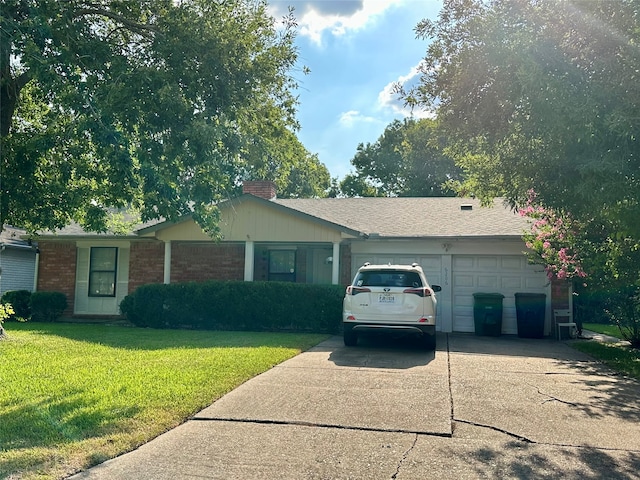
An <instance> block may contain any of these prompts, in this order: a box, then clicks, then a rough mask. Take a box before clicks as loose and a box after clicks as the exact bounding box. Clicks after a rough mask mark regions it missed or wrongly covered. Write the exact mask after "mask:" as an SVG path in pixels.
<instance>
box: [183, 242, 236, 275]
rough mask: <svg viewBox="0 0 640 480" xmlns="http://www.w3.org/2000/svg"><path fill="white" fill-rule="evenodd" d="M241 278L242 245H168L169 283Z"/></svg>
mask: <svg viewBox="0 0 640 480" xmlns="http://www.w3.org/2000/svg"><path fill="white" fill-rule="evenodd" d="M243 279H244V245H239V244H226V245H225V244H211V245H206V244H197V245H190V244H187V243H173V244H172V247H171V283H179V282H192V281H197V282H201V281H205V280H243Z"/></svg>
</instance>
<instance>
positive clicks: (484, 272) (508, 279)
mask: <svg viewBox="0 0 640 480" xmlns="http://www.w3.org/2000/svg"><path fill="white" fill-rule="evenodd" d="M540 270H541V267H539V266H535V265H529V264H528V262H527V259H526V258H525V257H524V255H483V256H476V255H454V256H453V257H452V266H451V271H452V275H451V278H452V287H453V289H452V295H453V299H452V307H453V331H454V332H473V331H474V330H475V326H474V321H473V294H474V293H501V294H503V295H504V296H505V298H504V300H503V303H502V305H503V307H502V308H503V314H502V333H507V334H515V333H518V326H517V320H516V308H515V294H516V293H518V292H523V293H544V294H547V304H549V301H550V299H549V298H548V291H547V290H548V289H547V283H548V280H547V277H546V275H545V273H544V272H542V271H540ZM547 310H548V309H547Z"/></svg>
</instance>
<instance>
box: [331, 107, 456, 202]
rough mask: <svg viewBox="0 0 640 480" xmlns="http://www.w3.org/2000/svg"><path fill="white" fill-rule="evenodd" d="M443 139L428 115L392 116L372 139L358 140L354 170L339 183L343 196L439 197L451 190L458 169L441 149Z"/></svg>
mask: <svg viewBox="0 0 640 480" xmlns="http://www.w3.org/2000/svg"><path fill="white" fill-rule="evenodd" d="M444 146H445V140H444V139H443V138H442V137H441V135H439V134H438V133H437V131H436V122H435V121H434V120H430V119H422V120H415V119H405V120H403V121H400V120H395V121H393V122H392V123H390V124H389V125H388V126H387V127H386V128H385V130H384V132H383V133H382V135H380V137H379V138H378V140H377V141H376V142H375V143H373V144H372V143H367V144H362V143H361V144H359V145H358V149H357V153H356V154H355V156H354V157H353V159H352V160H351V164H352V165H353V166H354V167H355V172H354V173H352V174H348V175H347V176H346V177H345V178H344V179H343V180H342V182H341V183H340V190H341V193H342V194H343V195H346V196H362V197H370V196H401V197H439V196H451V195H453V194H454V192H453V190H451V189H450V188H449V187H448V186H447V184H448V182H451V181H454V180H459V178H460V169H459V168H458V167H456V165H455V163H454V161H453V160H452V159H451V158H450V157H448V156H447V155H445V154H444V153H443V148H444Z"/></svg>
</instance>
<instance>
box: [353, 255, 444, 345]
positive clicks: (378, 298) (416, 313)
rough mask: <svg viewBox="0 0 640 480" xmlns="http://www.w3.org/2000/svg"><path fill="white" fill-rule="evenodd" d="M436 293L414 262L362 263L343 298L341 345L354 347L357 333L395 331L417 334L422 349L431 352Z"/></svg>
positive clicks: (435, 288) (433, 338) (433, 342)
mask: <svg viewBox="0 0 640 480" xmlns="http://www.w3.org/2000/svg"><path fill="white" fill-rule="evenodd" d="M440 290H441V288H440V286H439V285H433V286H430V285H429V283H428V282H427V279H426V277H425V275H424V272H423V271H422V268H421V267H420V266H419V265H418V264H417V263H414V264H412V265H371V264H369V263H365V264H364V265H363V266H362V267H360V268H359V269H358V273H357V274H356V276H355V278H354V279H353V283H352V284H351V285H349V286H348V287H347V291H346V294H345V296H344V302H343V310H342V322H343V323H342V324H343V328H344V344H345V345H347V346H354V345H356V344H357V343H358V334H359V333H367V332H390V333H393V332H398V333H413V334H417V335H420V336H421V338H422V342H423V344H424V346H425V347H426V348H429V349H435V347H436V296H435V292H439V291H440Z"/></svg>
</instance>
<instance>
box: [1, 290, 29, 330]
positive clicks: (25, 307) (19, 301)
mask: <svg viewBox="0 0 640 480" xmlns="http://www.w3.org/2000/svg"><path fill="white" fill-rule="evenodd" d="M30 300H31V292H30V291H29V290H11V291H9V292H5V293H4V295H2V298H1V299H0V303H10V304H11V306H12V307H13V311H14V314H13V315H10V316H9V318H7V320H18V321H23V322H24V321H27V320H28V319H29V317H31V309H30V308H29V301H30Z"/></svg>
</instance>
